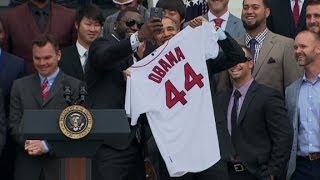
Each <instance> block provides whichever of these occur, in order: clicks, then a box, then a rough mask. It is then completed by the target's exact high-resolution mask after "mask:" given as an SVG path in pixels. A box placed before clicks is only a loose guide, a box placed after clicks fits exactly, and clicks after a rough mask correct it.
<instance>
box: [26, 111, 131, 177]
mask: <svg viewBox="0 0 320 180" xmlns="http://www.w3.org/2000/svg"><path fill="white" fill-rule="evenodd" d="M61 112H62V110H25V111H24V114H23V119H22V122H23V124H22V133H23V136H24V138H25V139H43V140H46V141H47V142H48V144H49V153H50V154H52V155H53V156H56V157H59V158H64V159H63V160H62V162H61V178H60V180H91V160H90V158H91V157H93V156H94V154H95V152H96V151H97V150H98V148H99V147H100V146H101V145H102V144H107V145H110V146H111V147H112V146H113V144H119V142H124V143H125V142H126V140H127V138H128V136H129V134H130V127H129V122H128V119H127V117H126V114H125V111H124V110H123V109H110V110H108V109H106V110H102V109H99V110H90V112H91V114H92V116H93V126H92V129H91V131H90V133H89V134H88V135H87V136H85V137H83V138H81V139H70V138H68V137H66V136H65V135H64V134H63V133H62V132H61V130H60V128H59V117H60V114H61Z"/></svg>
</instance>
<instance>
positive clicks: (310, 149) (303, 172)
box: [286, 31, 320, 180]
mask: <svg viewBox="0 0 320 180" xmlns="http://www.w3.org/2000/svg"><path fill="white" fill-rule="evenodd" d="M294 54H295V58H296V60H297V62H298V64H299V65H300V66H302V67H304V71H305V72H304V75H303V76H302V77H301V78H299V79H298V80H296V81H295V82H294V83H292V84H291V85H290V86H289V87H288V88H287V89H286V102H287V108H288V116H289V119H290V121H291V123H292V124H293V128H294V136H293V145H292V151H291V156H290V160H289V166H288V171H287V179H288V180H289V179H291V180H304V179H320V171H319V170H320V141H319V138H320V125H319V124H320V111H319V107H320V37H319V36H318V35H317V34H316V33H314V32H311V31H302V32H300V33H299V34H298V35H297V37H296V39H295V46H294Z"/></svg>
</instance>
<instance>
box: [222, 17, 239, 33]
mask: <svg viewBox="0 0 320 180" xmlns="http://www.w3.org/2000/svg"><path fill="white" fill-rule="evenodd" d="M236 23H237V22H236V21H235V17H234V16H233V15H232V14H231V13H230V14H229V18H228V21H227V26H226V30H225V31H227V32H228V33H229V34H233V33H234V31H235V28H233V27H235V24H236Z"/></svg>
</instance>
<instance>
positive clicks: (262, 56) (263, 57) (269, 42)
mask: <svg viewBox="0 0 320 180" xmlns="http://www.w3.org/2000/svg"><path fill="white" fill-rule="evenodd" d="M273 37H274V33H273V32H271V31H268V32H267V35H266V38H265V39H264V41H263V43H262V47H261V49H260V52H259V55H258V59H257V61H256V63H255V65H254V68H253V73H252V75H253V77H256V76H257V74H258V72H259V70H260V68H261V67H262V65H263V64H264V63H265V61H267V58H268V57H269V56H268V54H269V53H270V51H271V49H272V48H273V46H274V40H273Z"/></svg>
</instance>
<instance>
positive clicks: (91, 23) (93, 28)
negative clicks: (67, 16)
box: [59, 4, 104, 81]
mask: <svg viewBox="0 0 320 180" xmlns="http://www.w3.org/2000/svg"><path fill="white" fill-rule="evenodd" d="M103 21H104V18H103V13H102V10H101V9H100V8H99V7H98V6H96V5H93V4H90V5H87V6H83V7H81V8H80V9H79V10H78V11H77V13H76V22H75V27H76V29H77V31H78V39H77V42H76V44H74V45H72V46H69V47H67V48H64V49H63V50H62V57H61V61H60V64H59V67H60V68H61V69H62V71H63V72H65V73H66V74H68V75H70V76H72V77H75V78H77V79H79V80H82V81H84V75H85V69H86V68H85V66H86V64H87V59H88V51H89V47H90V45H91V43H92V42H93V41H94V40H95V39H97V38H98V37H100V35H101V31H102V27H103Z"/></svg>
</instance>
